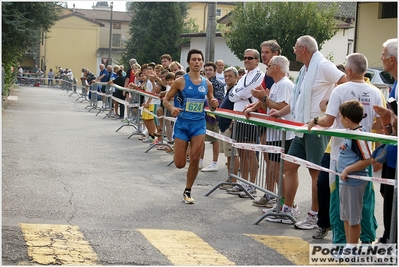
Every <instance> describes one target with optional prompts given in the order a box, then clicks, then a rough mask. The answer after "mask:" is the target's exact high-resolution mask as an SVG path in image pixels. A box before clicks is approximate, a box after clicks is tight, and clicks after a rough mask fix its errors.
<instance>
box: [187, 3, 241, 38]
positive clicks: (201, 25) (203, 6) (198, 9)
mask: <svg viewBox="0 0 399 267" xmlns="http://www.w3.org/2000/svg"><path fill="white" fill-rule="evenodd" d="M208 3H209V2H188V3H187V4H188V8H187V9H188V10H187V12H188V15H187V17H188V18H189V19H193V20H194V22H195V24H196V25H197V26H198V30H199V32H205V31H206V27H207V25H208ZM235 6H236V4H235V3H234V2H217V3H216V19H219V18H221V17H223V16H225V15H226V14H228V13H230V12H231V11H232V10H233V9H234V8H235Z"/></svg>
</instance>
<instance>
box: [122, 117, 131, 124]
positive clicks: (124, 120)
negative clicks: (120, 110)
mask: <svg viewBox="0 0 399 267" xmlns="http://www.w3.org/2000/svg"><path fill="white" fill-rule="evenodd" d="M121 122H124V123H128V122H129V121H128V119H126V118H125V119H123V120H121Z"/></svg>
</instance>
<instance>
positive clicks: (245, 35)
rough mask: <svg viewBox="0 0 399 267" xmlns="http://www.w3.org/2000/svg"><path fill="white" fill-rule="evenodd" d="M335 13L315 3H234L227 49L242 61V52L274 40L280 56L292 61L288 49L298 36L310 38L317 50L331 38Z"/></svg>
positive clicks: (291, 53)
mask: <svg viewBox="0 0 399 267" xmlns="http://www.w3.org/2000/svg"><path fill="white" fill-rule="evenodd" d="M335 10H336V7H335V6H333V7H332V8H331V7H330V8H324V9H323V8H320V6H319V5H318V3H316V2H291V1H287V2H255V3H254V2H246V3H238V4H237V7H236V8H235V9H234V10H233V11H232V19H231V21H232V26H231V30H230V31H228V32H227V33H226V35H225V38H226V41H227V46H228V47H229V48H230V49H231V51H232V52H233V53H234V54H235V55H236V56H237V57H238V58H239V59H243V56H244V51H245V49H247V48H254V49H257V50H259V51H260V47H259V46H260V44H261V43H262V42H263V41H266V40H271V39H275V40H276V41H277V42H278V43H279V44H280V46H281V49H282V53H283V54H284V56H286V57H287V58H288V59H289V60H295V55H294V53H293V49H292V47H293V46H294V45H295V43H296V40H297V39H298V37H300V36H302V35H306V34H309V35H311V36H313V37H314V38H315V39H316V41H317V43H318V45H319V49H321V47H322V45H323V43H324V42H325V41H327V40H329V39H331V38H332V37H333V36H334V35H335V33H336V32H337V29H336V27H335V21H334V13H335Z"/></svg>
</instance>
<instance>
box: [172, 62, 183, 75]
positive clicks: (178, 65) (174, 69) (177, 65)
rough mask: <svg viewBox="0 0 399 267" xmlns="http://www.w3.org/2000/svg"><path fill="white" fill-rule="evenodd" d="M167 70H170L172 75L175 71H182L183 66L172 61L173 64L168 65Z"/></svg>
mask: <svg viewBox="0 0 399 267" xmlns="http://www.w3.org/2000/svg"><path fill="white" fill-rule="evenodd" d="M169 70H170V71H171V72H173V73H176V71H178V70H183V66H182V65H180V63H179V62H177V61H173V62H172V63H170V65H169Z"/></svg>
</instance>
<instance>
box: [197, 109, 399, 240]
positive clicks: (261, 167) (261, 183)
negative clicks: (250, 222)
mask: <svg viewBox="0 0 399 267" xmlns="http://www.w3.org/2000/svg"><path fill="white" fill-rule="evenodd" d="M206 110H207V112H210V110H209V109H208V108H206ZM212 113H213V114H215V115H216V116H220V117H225V118H230V119H232V120H233V121H234V127H233V136H232V138H231V139H230V138H226V137H225V136H223V135H221V134H215V133H210V134H211V135H212V136H215V137H217V138H219V139H221V140H224V141H227V142H231V143H232V146H233V151H232V154H231V157H232V158H233V157H234V150H235V149H241V150H248V151H250V153H256V157H255V159H256V160H257V168H253V171H255V172H257V175H256V179H255V181H253V180H252V181H250V180H251V179H244V178H243V174H242V170H240V175H241V176H238V175H234V174H233V171H232V170H233V168H234V161H231V166H230V175H229V180H228V181H223V182H220V183H218V184H217V185H215V186H214V187H213V188H212V189H211V190H209V191H208V192H207V193H206V194H205V196H209V195H210V194H211V193H212V192H214V191H215V190H216V189H217V188H218V187H219V186H220V185H225V184H228V185H237V186H239V187H241V189H242V190H243V191H244V192H245V193H246V194H247V195H248V196H249V197H251V198H253V197H252V195H251V194H250V193H249V192H248V191H247V188H245V186H243V185H242V184H240V183H237V182H232V179H233V178H235V179H236V180H238V181H240V182H242V183H243V184H245V185H248V186H252V187H254V188H256V189H257V190H259V191H261V192H264V193H266V194H268V195H270V196H272V197H276V198H277V201H276V209H275V210H273V211H270V212H268V213H266V214H264V215H262V216H260V217H259V218H258V219H257V220H255V221H254V224H258V223H259V222H260V221H262V220H263V219H264V218H266V217H268V216H276V215H277V216H280V217H287V218H289V219H290V220H291V221H292V222H293V223H295V222H296V220H295V218H294V217H292V216H291V215H290V214H281V211H280V201H281V198H282V188H281V186H282V179H283V169H284V161H286V160H288V161H290V162H293V163H296V164H298V165H302V166H305V167H307V168H312V169H317V170H322V171H326V172H330V173H334V174H337V173H335V172H333V171H331V170H329V169H326V168H323V167H321V166H318V165H316V164H313V163H311V162H307V161H305V160H302V159H299V158H296V157H293V156H290V155H287V154H285V151H284V147H285V142H286V141H287V140H286V134H287V131H290V132H297V133H309V132H308V129H307V127H306V125H305V124H301V123H297V122H293V121H288V120H283V119H280V118H274V117H270V116H267V115H263V114H259V113H251V116H250V118H249V119H248V120H247V119H246V118H245V116H244V114H243V113H242V112H234V111H231V110H225V109H217V110H216V111H214V112H212ZM237 122H241V123H245V124H246V126H248V127H241V125H240V126H238V125H239V124H237ZM265 130H269V131H268V132H267V133H268V134H269V140H281V145H280V146H274V145H265V144H266V143H265V140H264V139H262V134H263V133H264V132H265ZM245 131H246V132H245ZM251 131H252V132H251ZM311 133H312V134H318V135H326V136H336V137H348V136H350V137H352V138H353V139H358V140H366V141H371V142H377V143H383V144H390V145H397V137H396V136H387V135H382V134H376V133H368V132H354V131H350V130H342V129H330V128H322V127H319V126H316V127H314V128H312V132H311ZM207 134H208V131H207ZM242 135H244V136H252V137H253V139H252V140H248V139H247V140H245V139H242V138H240V137H239V136H242ZM270 135H271V136H270ZM237 137H238V140H236V139H237ZM276 137H278V138H276ZM261 152H263V153H261ZM265 152H266V153H268V154H269V155H270V154H275V153H278V154H280V158H281V160H280V164H279V166H278V175H277V174H276V171H277V170H276V169H274V170H269V172H268V173H267V171H268V170H267V167H268V166H267V163H266V162H267V159H265V157H266V156H268V155H266V153H265ZM262 157H263V159H262ZM250 158H252V159H254V157H250ZM245 162H248V157H246V158H245ZM242 166H243V165H242V164H241V165H240V168H241V167H242ZM255 166H256V164H255ZM244 171H246V170H244ZM265 173H267V175H265ZM269 175H271V176H272V177H276V176H278V190H277V192H276V191H275V190H273V189H274V188H273V187H274V184H272V186H271V185H270V184H269V185H268V186H267V187H268V188H269V189H272V190H268V189H266V185H267V183H268V182H270V181H267V179H268V178H270V176H269ZM244 176H245V175H244ZM349 177H351V176H349ZM352 177H353V178H357V179H362V180H366V181H371V182H378V183H383V184H388V185H391V186H394V202H393V207H392V222H391V235H390V240H391V241H392V240H396V222H397V217H396V216H397V200H396V197H397V173H396V176H395V180H392V179H386V178H380V177H358V176H352Z"/></svg>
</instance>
